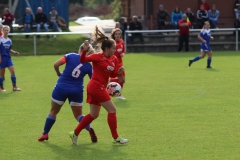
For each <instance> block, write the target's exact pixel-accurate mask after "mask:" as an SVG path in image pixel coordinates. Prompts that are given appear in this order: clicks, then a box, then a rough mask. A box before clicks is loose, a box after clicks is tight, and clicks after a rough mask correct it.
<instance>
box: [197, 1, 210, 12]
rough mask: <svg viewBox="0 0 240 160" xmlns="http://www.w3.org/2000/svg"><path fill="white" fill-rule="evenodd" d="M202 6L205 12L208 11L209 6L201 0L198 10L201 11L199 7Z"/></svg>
mask: <svg viewBox="0 0 240 160" xmlns="http://www.w3.org/2000/svg"><path fill="white" fill-rule="evenodd" d="M202 5H204V8H205V10H207V11H208V10H210V6H209V4H208V3H207V2H206V0H201V3H200V4H199V5H198V10H200V9H201V6H202Z"/></svg>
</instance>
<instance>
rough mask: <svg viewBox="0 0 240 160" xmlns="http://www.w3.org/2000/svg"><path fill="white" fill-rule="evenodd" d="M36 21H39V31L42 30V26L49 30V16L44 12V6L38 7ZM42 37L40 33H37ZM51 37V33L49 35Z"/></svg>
mask: <svg viewBox="0 0 240 160" xmlns="http://www.w3.org/2000/svg"><path fill="white" fill-rule="evenodd" d="M35 22H36V23H37V32H40V29H41V27H44V28H45V31H46V32H49V30H48V25H47V16H46V14H45V13H43V12H42V7H38V9H37V14H36V15H35ZM37 37H38V38H40V35H37ZM47 38H49V35H47Z"/></svg>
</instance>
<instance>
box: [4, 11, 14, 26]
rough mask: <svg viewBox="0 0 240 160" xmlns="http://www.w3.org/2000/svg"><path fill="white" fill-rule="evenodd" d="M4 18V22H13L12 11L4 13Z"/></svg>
mask: <svg viewBox="0 0 240 160" xmlns="http://www.w3.org/2000/svg"><path fill="white" fill-rule="evenodd" d="M2 19H4V20H5V21H4V22H3V24H12V22H13V21H14V16H13V15H12V14H11V13H9V14H6V13H4V14H3V15H2Z"/></svg>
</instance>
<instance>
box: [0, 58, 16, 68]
mask: <svg viewBox="0 0 240 160" xmlns="http://www.w3.org/2000/svg"><path fill="white" fill-rule="evenodd" d="M11 66H13V62H12V59H11V57H5V56H2V63H0V68H8V67H11Z"/></svg>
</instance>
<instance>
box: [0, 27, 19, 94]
mask: <svg viewBox="0 0 240 160" xmlns="http://www.w3.org/2000/svg"><path fill="white" fill-rule="evenodd" d="M2 31H3V36H2V37H0V91H6V90H5V89H4V87H3V81H4V72H5V68H8V69H9V71H10V73H11V80H12V85H13V91H21V89H20V88H18V87H17V85H16V76H15V71H14V66H13V62H12V59H11V55H10V53H13V54H16V55H19V52H17V51H14V50H12V41H11V39H10V38H8V33H9V32H10V27H9V26H3V27H2Z"/></svg>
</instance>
